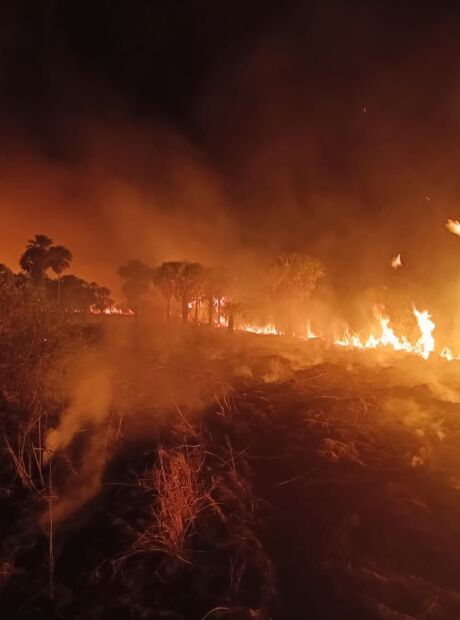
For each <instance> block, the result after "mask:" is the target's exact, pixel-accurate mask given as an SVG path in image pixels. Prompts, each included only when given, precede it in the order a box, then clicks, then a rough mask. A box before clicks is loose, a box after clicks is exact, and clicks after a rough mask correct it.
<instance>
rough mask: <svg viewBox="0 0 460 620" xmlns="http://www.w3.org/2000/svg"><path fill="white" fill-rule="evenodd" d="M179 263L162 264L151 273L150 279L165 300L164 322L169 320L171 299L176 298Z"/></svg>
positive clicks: (180, 264)
mask: <svg viewBox="0 0 460 620" xmlns="http://www.w3.org/2000/svg"><path fill="white" fill-rule="evenodd" d="M181 266H182V263H181V262H180V261H168V262H165V263H162V264H161V265H160V266H159V267H157V268H156V269H155V270H154V271H153V275H152V279H153V283H154V284H155V286H156V287H157V288H158V289H159V290H160V292H161V294H162V295H163V297H164V298H165V300H166V320H167V321H169V320H170V318H171V299H172V298H173V297H177V281H178V277H179V273H180V271H181V268H182V267H181Z"/></svg>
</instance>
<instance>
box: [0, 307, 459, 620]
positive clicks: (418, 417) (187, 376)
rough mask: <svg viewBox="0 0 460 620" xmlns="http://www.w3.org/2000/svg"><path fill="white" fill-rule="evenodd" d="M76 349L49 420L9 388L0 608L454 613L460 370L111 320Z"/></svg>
mask: <svg viewBox="0 0 460 620" xmlns="http://www.w3.org/2000/svg"><path fill="white" fill-rule="evenodd" d="M78 342H79V345H78V347H79V348H78V350H77V351H75V350H74V349H72V353H71V354H69V353H68V352H66V353H62V352H61V353H60V354H59V358H56V359H53V360H52V362H53V363H52V364H50V367H49V369H48V370H47V372H46V381H45V380H44V381H42V383H43V386H42V387H41V388H40V390H41V392H40V399H41V400H40V402H41V404H42V405H41V406H42V408H41V409H39V410H32V409H30V410H29V413H27V415H28V416H29V417H26V418H24V416H25V415H26V414H25V413H24V411H23V410H22V409H21V407H20V405H18V404H15V403H14V402H13V399H12V398H10V399H8V398H7V395H5V392H4V398H3V401H2V402H3V405H2V408H3V413H2V416H3V418H2V419H3V420H5V422H4V425H3V426H4V429H3V446H2V469H1V484H0V486H1V489H0V508H1V511H2V524H1V541H2V547H1V557H0V562H1V572H0V579H1V590H0V594H1V597H2V617H5V618H10V617H11V618H47V619H52V618H79V619H80V618H85V619H86V618H94V619H96V618H97V619H102V618H120V619H121V618H134V619H141V618H142V619H144V618H152V619H153V618H155V619H156V618H174V619H176V618H177V619H179V618H187V619H188V618H193V619H195V618H196V619H197V620H200V619H204V618H238V619H243V618H260V619H262V618H264V619H268V618H273V619H284V618H292V619H294V618H315V619H321V620H323V619H338V618H340V619H341V620H342V619H350V620H351V619H353V620H361V619H366V620H367V619H374V618H375V619H379V618H381V619H385V620H411V619H414V620H415V619H426V620H428V619H430V618H433V619H434V618H446V619H455V618H459V617H460V559H459V558H460V556H459V553H458V544H459V543H458V540H459V538H460V537H459V535H460V495H459V493H460V451H459V449H458V448H459V445H458V444H459V441H460V434H459V431H460V422H459V413H460V411H459V407H460V405H459V403H460V381H459V379H458V372H457V364H456V363H455V362H453V363H448V362H446V361H444V360H430V361H425V360H423V359H421V358H416V357H414V356H410V355H405V354H401V355H397V354H395V353H392V354H385V353H380V352H370V351H365V352H356V351H354V352H351V351H346V350H341V349H339V348H337V347H332V348H328V347H326V345H325V344H324V343H322V342H320V341H319V340H310V341H306V342H296V341H293V340H290V339H287V338H283V337H278V336H259V335H252V334H243V333H235V334H230V333H228V332H227V331H226V330H219V329H209V328H205V327H201V328H200V327H194V326H185V327H184V329H179V327H178V326H176V327H174V328H172V327H171V329H161V330H159V329H158V328H156V327H155V326H148V325H142V324H140V325H139V324H137V322H134V320H131V319H128V320H125V319H119V320H117V319H116V318H114V319H110V320H105V319H104V318H103V317H101V320H100V321H99V320H97V321H96V320H95V322H94V323H93V324H91V325H89V326H88V327H87V328H86V331H85V332H84V334H83V335H82V334H79V340H78ZM50 386H51V387H50ZM37 389H38V388H37ZM50 390H51V392H52V398H51V397H50V396H49V395H48V392H49V391H50ZM37 398H38V396H37ZM47 399H48V400H47ZM45 405H46V406H45ZM45 410H46V415H45V413H44V412H45ZM37 411H39V413H37ZM6 415H8V416H9V418H8V419H7V418H6V417H5V416H6ZM25 419H26V420H28V421H27V423H26V422H25V421H24V420H25Z"/></svg>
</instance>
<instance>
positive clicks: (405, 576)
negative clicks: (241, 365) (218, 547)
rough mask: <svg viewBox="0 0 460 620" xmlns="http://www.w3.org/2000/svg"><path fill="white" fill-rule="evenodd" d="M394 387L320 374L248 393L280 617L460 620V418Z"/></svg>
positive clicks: (424, 393)
mask: <svg viewBox="0 0 460 620" xmlns="http://www.w3.org/2000/svg"><path fill="white" fill-rule="evenodd" d="M394 383H395V378H394V375H393V371H392V370H391V369H390V370H388V369H382V368H378V367H376V368H370V367H360V366H359V365H358V366H353V367H348V368H347V367H346V366H345V365H344V364H340V365H334V364H320V365H316V366H313V367H310V368H308V369H306V370H301V371H298V372H296V373H295V374H294V376H293V377H292V378H290V379H288V380H286V381H282V382H276V383H271V384H265V385H258V386H251V387H250V386H246V389H244V388H240V390H239V391H238V392H237V393H236V394H235V396H234V401H233V414H232V415H233V416H234V418H235V419H236V420H238V421H240V422H241V420H244V422H242V423H238V421H237V422H236V423H235V424H233V425H232V426H233V431H234V433H235V437H234V441H236V442H238V445H239V446H240V447H241V449H243V450H244V451H245V454H246V456H247V458H248V460H249V462H250V464H251V468H252V472H253V484H254V489H255V492H256V494H257V496H258V497H260V498H261V499H262V500H263V501H264V505H265V509H266V515H267V519H266V520H265V521H264V522H263V523H262V526H261V531H260V536H261V539H262V541H263V545H264V548H265V550H266V552H267V553H268V555H269V557H270V558H271V560H272V561H273V564H274V566H275V569H276V574H277V579H278V584H277V585H278V594H279V597H278V606H277V609H276V611H275V613H274V615H273V617H274V618H292V619H294V618H317V619H338V618H340V619H341V620H343V619H350V620H351V619H353V620H359V619H363V620H364V619H366V620H367V619H369V620H370V619H375V618H384V619H398V620H409V619H415V618H417V619H421V618H424V619H425V618H426V619H428V618H445V619H452V620H454V619H455V618H460V554H459V550H460V491H459V488H460V484H459V474H460V469H459V466H460V452H459V450H458V448H459V445H458V443H459V430H460V422H459V417H458V416H459V414H460V408H459V405H458V404H455V403H450V402H445V401H443V400H440V399H439V398H436V397H435V396H434V395H433V394H432V392H431V390H430V388H429V387H428V386H427V385H423V384H422V385H416V386H410V387H407V386H398V385H395V384H394Z"/></svg>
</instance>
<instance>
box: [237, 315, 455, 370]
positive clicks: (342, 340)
mask: <svg viewBox="0 0 460 620" xmlns="http://www.w3.org/2000/svg"><path fill="white" fill-rule="evenodd" d="M413 314H414V317H415V319H416V321H417V326H418V329H419V332H420V336H419V337H418V339H417V340H416V341H415V342H411V341H410V340H409V338H407V336H405V335H397V334H396V333H395V331H394V330H393V328H392V327H391V326H390V317H388V316H386V315H385V314H384V313H383V311H382V308H381V307H378V306H376V307H375V308H374V316H375V319H376V320H377V323H378V332H377V333H371V334H370V335H369V336H368V337H367V338H365V339H363V338H362V337H361V336H360V335H359V334H358V333H357V332H351V331H350V330H349V329H348V328H347V329H346V330H345V332H344V333H343V334H342V335H341V336H337V337H335V338H334V339H333V340H332V342H333V344H334V345H336V346H340V347H346V348H350V349H361V350H369V349H389V350H393V351H404V352H406V353H412V354H414V355H418V356H420V357H422V358H423V359H424V360H427V359H428V358H429V357H430V356H431V354H433V353H435V350H436V341H435V339H434V336H433V332H434V330H435V328H436V324H435V323H434V321H433V320H432V318H431V315H430V313H429V312H428V310H423V311H420V310H417V308H415V307H414V308H413ZM240 329H241V330H242V331H246V332H252V333H255V334H271V335H281V334H282V332H281V331H280V330H279V329H277V328H276V326H275V325H274V324H272V323H268V324H267V325H263V326H261V325H254V324H245V325H242V326H241V327H240ZM320 337H321V336H319V335H318V334H317V333H316V332H314V331H313V329H312V327H311V325H310V322H309V321H307V323H306V329H305V336H303V337H302V336H300V337H299V339H301V340H309V339H311V338H320ZM439 357H442V358H443V359H445V360H447V361H449V362H451V361H454V360H460V355H457V356H456V355H454V353H453V352H452V350H451V349H449V348H447V347H445V348H443V349H442V350H441V351H440V353H439Z"/></svg>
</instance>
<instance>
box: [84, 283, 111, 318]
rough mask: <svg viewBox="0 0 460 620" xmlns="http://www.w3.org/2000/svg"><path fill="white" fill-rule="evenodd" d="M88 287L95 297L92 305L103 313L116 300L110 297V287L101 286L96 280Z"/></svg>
mask: <svg viewBox="0 0 460 620" xmlns="http://www.w3.org/2000/svg"><path fill="white" fill-rule="evenodd" d="M88 287H89V290H90V292H91V295H92V297H93V303H92V304H91V307H93V308H94V309H95V310H98V311H99V312H101V313H103V312H105V310H107V309H108V308H110V307H111V306H112V305H113V303H114V301H113V299H111V298H110V289H108V288H107V287H106V286H99V284H97V283H96V282H91V283H90V284H89V285H88Z"/></svg>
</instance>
